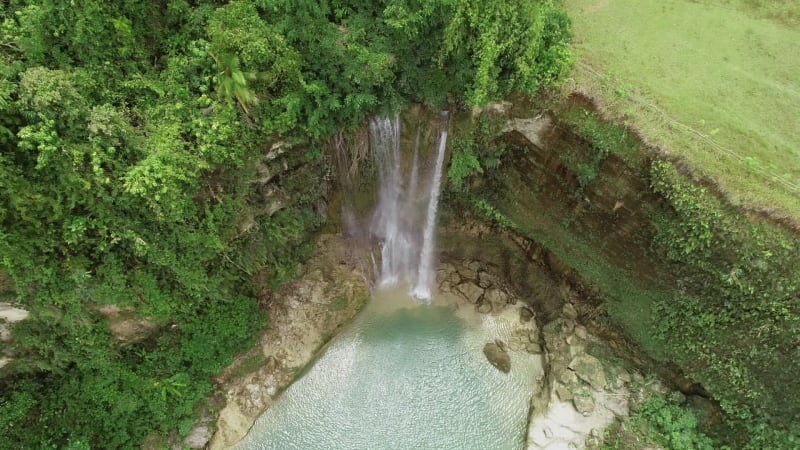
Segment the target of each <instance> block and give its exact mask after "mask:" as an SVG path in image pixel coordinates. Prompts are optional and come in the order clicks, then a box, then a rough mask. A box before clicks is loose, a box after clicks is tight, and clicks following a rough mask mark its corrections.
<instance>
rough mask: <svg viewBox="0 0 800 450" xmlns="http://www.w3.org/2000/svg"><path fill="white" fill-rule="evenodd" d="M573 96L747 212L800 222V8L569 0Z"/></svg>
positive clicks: (757, 2)
mask: <svg viewBox="0 0 800 450" xmlns="http://www.w3.org/2000/svg"><path fill="white" fill-rule="evenodd" d="M565 3H566V5H567V9H568V11H569V13H570V15H571V17H572V20H573V25H574V31H575V42H574V47H575V51H576V53H577V56H578V58H577V64H576V67H575V71H574V73H573V78H572V79H571V80H570V81H569V82H568V83H567V85H566V89H568V90H570V91H572V90H583V91H588V93H590V94H592V95H595V96H596V97H598V98H599V99H600V100H601V101H602V103H603V105H604V106H605V108H606V109H607V112H608V113H609V114H611V115H612V116H614V117H616V118H619V119H622V120H623V121H625V122H626V123H627V124H629V125H632V126H633V127H635V128H637V129H639V130H641V132H642V133H643V134H644V136H645V137H646V138H647V139H648V141H650V142H651V143H653V144H657V145H660V146H662V147H664V148H666V149H667V150H668V151H670V152H671V153H673V154H676V155H679V156H681V157H684V158H685V159H687V160H688V161H689V162H690V163H691V164H692V166H693V167H694V168H695V169H697V170H698V171H699V173H701V174H703V175H706V176H709V177H711V178H713V179H714V180H716V182H717V183H718V184H719V185H720V186H721V188H722V189H723V190H724V191H726V193H727V194H728V196H729V197H730V199H731V200H732V201H733V202H734V203H736V204H740V205H746V206H750V207H755V208H759V209H762V208H763V209H769V210H772V211H774V212H775V213H776V214H777V215H782V216H786V217H790V218H792V219H794V220H795V221H798V220H800V2H798V1H796V0H774V1H766V0H727V1H726V0H717V1H713V0H694V1H690V0H660V1H655V0H565Z"/></svg>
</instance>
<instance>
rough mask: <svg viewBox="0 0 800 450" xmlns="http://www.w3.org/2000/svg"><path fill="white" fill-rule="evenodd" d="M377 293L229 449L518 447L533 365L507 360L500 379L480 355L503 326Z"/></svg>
mask: <svg viewBox="0 0 800 450" xmlns="http://www.w3.org/2000/svg"><path fill="white" fill-rule="evenodd" d="M405 292H406V291H404V290H402V291H401V290H395V291H393V292H383V293H380V294H378V295H377V296H376V297H375V298H374V299H373V300H372V301H371V303H370V305H369V306H367V308H366V310H365V311H364V312H363V313H362V314H361V315H360V316H359V317H358V318H357V319H356V320H355V321H354V323H352V324H351V325H350V326H349V327H348V328H347V329H346V330H345V331H343V332H342V333H341V334H340V335H339V336H337V337H336V338H335V339H334V340H333V341H332V342H331V344H330V345H329V346H328V348H327V350H326V351H325V352H324V354H323V355H322V356H321V357H320V358H319V359H318V360H317V361H316V363H314V365H313V366H312V367H311V368H310V369H309V370H307V371H306V373H304V374H302V376H301V377H300V378H299V379H298V380H297V381H296V382H295V383H294V384H292V385H291V386H290V387H289V388H288V389H287V390H286V391H285V392H284V393H283V394H282V395H281V397H280V398H279V399H278V400H277V401H276V403H275V404H274V405H273V406H272V407H271V408H270V409H269V410H267V411H266V412H265V413H264V414H263V415H262V416H261V417H260V418H259V419H258V420H257V421H256V423H255V425H254V426H253V429H252V430H251V431H250V433H249V434H248V435H247V437H245V439H244V440H243V441H242V442H241V443H240V444H239V445H238V446H237V447H236V448H238V449H287V450H288V449H298V450H299V449H302V450H309V449H330V450H337V449H341V450H345V449H347V450H350V449H352V450H356V449H369V450H381V449H415V450H416V449H419V450H422V449H431V450H434V449H435V450H442V449H460V450H469V449H475V450H491V449H497V450H506V449H508V450H510V449H519V448H523V447H524V445H523V444H524V439H525V435H526V427H527V414H528V402H529V399H530V396H531V394H532V393H533V389H534V386H535V376H536V373H537V371H539V370H541V366H540V364H539V363H538V359H537V358H536V357H534V356H531V355H528V354H526V353H522V352H512V354H511V355H512V370H511V373H509V374H503V373H501V372H499V371H498V370H497V369H495V368H494V367H492V366H491V365H490V364H489V363H488V361H486V358H485V357H484V355H483V352H482V349H483V345H484V344H485V343H486V342H491V341H494V339H495V338H504V339H507V337H508V336H507V335H508V333H509V332H510V329H509V325H510V323H511V322H512V320H515V319H516V317H518V316H515V315H513V314H512V315H510V316H509V317H508V318H492V317H488V316H479V315H477V314H475V313H473V312H472V309H473V307H472V306H471V305H468V306H466V307H461V308H458V307H456V306H454V304H453V303H450V302H448V301H446V300H445V299H443V298H441V297H440V298H437V299H434V301H433V302H432V305H419V304H417V303H416V302H414V301H413V300H411V299H410V298H408V296H407V295H406V294H405Z"/></svg>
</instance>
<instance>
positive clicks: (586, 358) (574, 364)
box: [569, 354, 606, 391]
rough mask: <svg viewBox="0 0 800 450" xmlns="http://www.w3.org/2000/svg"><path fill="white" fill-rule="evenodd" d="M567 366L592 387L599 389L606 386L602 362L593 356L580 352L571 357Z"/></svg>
mask: <svg viewBox="0 0 800 450" xmlns="http://www.w3.org/2000/svg"><path fill="white" fill-rule="evenodd" d="M569 368H570V369H572V370H574V371H575V374H576V375H578V378H580V379H581V380H583V381H585V382H587V383H589V385H591V386H592V388H594V389H596V390H598V391H600V390H603V389H605V387H606V375H605V372H604V371H603V364H602V363H601V362H600V360H598V359H597V358H595V357H594V356H591V355H587V354H582V355H578V356H576V357H575V358H573V359H572V361H570V363H569Z"/></svg>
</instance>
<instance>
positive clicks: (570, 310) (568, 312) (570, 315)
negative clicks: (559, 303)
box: [561, 303, 578, 320]
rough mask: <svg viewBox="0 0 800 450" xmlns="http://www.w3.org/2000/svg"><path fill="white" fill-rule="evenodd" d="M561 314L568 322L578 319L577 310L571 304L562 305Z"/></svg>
mask: <svg viewBox="0 0 800 450" xmlns="http://www.w3.org/2000/svg"><path fill="white" fill-rule="evenodd" d="M561 314H562V315H563V316H564V317H565V318H567V319H569V320H575V319H577V318H578V310H577V309H575V306H574V305H573V304H572V303H564V308H563V309H562V310H561Z"/></svg>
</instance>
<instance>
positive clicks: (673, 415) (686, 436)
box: [600, 393, 715, 450]
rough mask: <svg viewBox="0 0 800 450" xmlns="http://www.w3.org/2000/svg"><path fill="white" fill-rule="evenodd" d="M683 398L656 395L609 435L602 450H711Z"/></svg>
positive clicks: (710, 441)
mask: <svg viewBox="0 0 800 450" xmlns="http://www.w3.org/2000/svg"><path fill="white" fill-rule="evenodd" d="M679 397H680V395H677V396H676V395H670V396H665V395H661V394H656V393H653V394H651V395H650V397H649V398H648V399H647V400H645V401H644V402H643V403H642V404H641V405H638V406H637V407H636V408H634V410H633V411H632V412H631V416H630V417H629V418H627V419H626V420H625V421H624V422H623V423H622V424H616V425H615V426H614V427H612V428H611V429H609V430H608V431H607V432H606V436H605V437H604V439H603V441H604V442H603V445H601V446H600V448H601V449H602V450H628V449H631V450H633V449H636V448H642V447H644V446H647V447H655V448H664V449H669V450H711V449H713V448H715V447H714V445H713V442H712V440H711V439H710V438H709V437H708V436H706V435H705V434H704V433H703V432H702V431H700V429H699V425H698V420H697V417H696V416H695V414H694V413H693V412H692V411H691V410H690V409H688V408H687V407H686V406H685V405H684V404H682V403H681V400H680V398H679Z"/></svg>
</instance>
